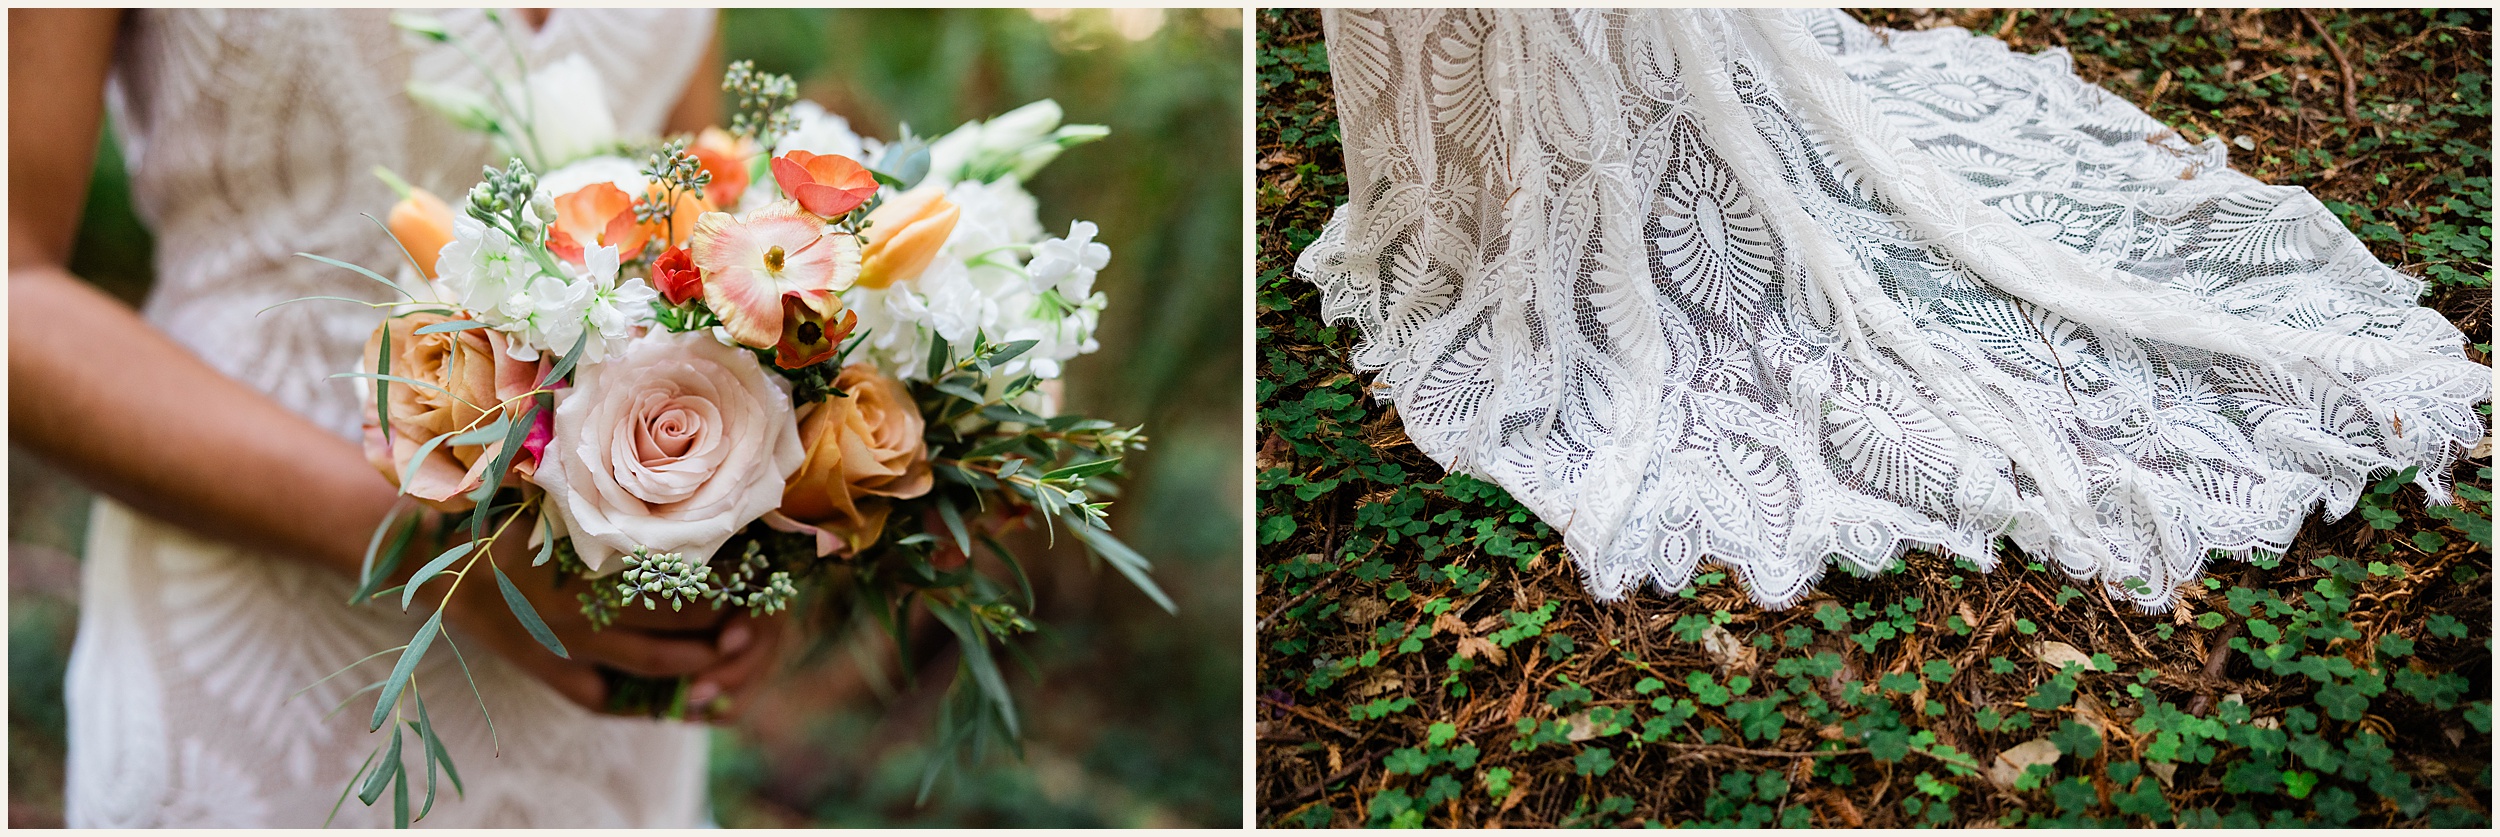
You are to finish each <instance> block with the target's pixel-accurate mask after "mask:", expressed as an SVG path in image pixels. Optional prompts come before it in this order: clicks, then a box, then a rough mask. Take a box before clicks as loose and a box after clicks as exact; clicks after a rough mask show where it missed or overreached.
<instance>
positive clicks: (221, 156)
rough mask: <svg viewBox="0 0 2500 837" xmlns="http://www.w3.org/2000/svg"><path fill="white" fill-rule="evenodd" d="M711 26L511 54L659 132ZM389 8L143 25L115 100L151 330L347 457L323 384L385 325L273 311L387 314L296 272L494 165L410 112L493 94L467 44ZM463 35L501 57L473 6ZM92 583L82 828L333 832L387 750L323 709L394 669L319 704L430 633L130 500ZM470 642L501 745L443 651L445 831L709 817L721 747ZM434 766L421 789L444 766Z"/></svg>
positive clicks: (649, 14)
mask: <svg viewBox="0 0 2500 837" xmlns="http://www.w3.org/2000/svg"><path fill="white" fill-rule="evenodd" d="M709 14H710V13H709V12H690V11H644V10H633V11H593V10H581V9H565V10H560V11H557V12H555V13H554V14H553V15H551V16H550V17H549V18H548V21H547V24H546V26H545V27H544V28H543V29H541V30H540V31H537V32H535V33H531V32H527V31H519V32H516V33H515V37H516V38H517V39H518V40H519V41H520V42H521V48H522V49H523V50H524V51H525V52H526V53H527V54H528V55H529V57H530V59H531V60H532V61H533V62H545V61H551V60H554V59H557V58H561V57H563V56H564V55H567V54H572V53H579V54H582V55H584V56H585V57H587V58H588V59H589V60H591V61H592V62H594V63H596V64H598V65H599V66H600V70H601V75H602V76H603V77H604V78H606V79H609V80H610V81H611V83H613V84H615V85H618V87H617V88H616V89H613V90H611V91H609V99H610V102H611V103H612V104H613V105H616V106H618V107H619V108H620V109H619V111H618V113H617V116H618V121H619V123H620V125H623V126H626V127H628V128H638V129H640V130H643V131H653V130H656V129H657V128H658V126H659V125H660V124H661V121H662V119H663V118H664V116H665V113H664V111H663V110H662V109H664V108H666V107H667V106H668V102H667V101H666V100H667V99H669V98H670V97H668V96H654V95H649V91H653V90H660V91H673V90H677V89H680V88H682V87H683V86H684V84H685V79H687V78H688V77H689V76H690V74H691V73H692V72H693V70H694V68H695V64H696V62H697V61H699V60H700V59H701V55H702V52H703V48H704V46H705V45H706V44H707V43H708V42H709V35H710V17H709ZM389 15H390V12H389V10H385V9H363V10H352V11H343V12H342V11H334V10H294V9H284V10H221V9H174V10H157V9H152V10H141V11H134V12H131V13H130V17H129V21H128V22H127V23H126V25H125V27H124V30H123V32H122V35H121V39H122V40H121V43H120V44H119V45H118V47H117V50H118V55H117V59H116V60H117V63H116V64H115V66H114V68H113V78H112V84H111V87H110V94H109V95H110V104H111V106H112V110H113V115H114V125H115V127H116V128H117V129H118V131H119V133H120V136H121V140H122V143H123V147H124V155H125V157H126V159H127V160H128V164H129V169H130V173H131V181H132V185H133V192H134V198H135V200H136V203H137V205H138V208H139V210H140V213H141V215H142V216H143V217H144V218H145V219H146V220H147V221H148V223H149V226H150V227H151V229H152V230H153V231H154V233H155V234H156V236H157V260H156V261H157V276H156V286H155V288H154V290H153V292H152V293H151V294H150V295H149V298H148V301H147V304H146V306H145V309H144V311H143V312H142V313H143V314H144V315H145V316H146V317H147V319H148V320H149V321H150V322H151V323H153V324H154V325H155V326H156V327H157V328H159V329H162V330H164V331H165V333H167V334H168V335H171V336H172V337H173V338H174V339H175V340H176V341H178V342H180V343H181V344H183V345H184V346H186V347H189V348H190V349H191V350H192V351H194V352H196V353H198V354H199V355H200V356H201V358H202V359H203V360H205V361H207V362H208V363H209V364H210V365H211V366H213V367H215V368H216V369H218V370H219V371H222V372H224V373H225V374H228V375H231V376H233V377H235V378H236V379H238V380H241V381H243V382H245V383H247V384H250V385H252V386H254V387H257V388H259V389H260V390H262V391H263V392H265V393H267V394H269V395H270V396H271V397H272V398H275V399H277V400H278V401H279V402H280V403H282V404H284V405H286V406H287V407H289V408H291V409H294V410H296V411H297V412H300V413H302V414H304V415H306V416H309V417H311V418H312V419H314V420H315V421H316V422H319V423H320V424H321V425H322V426H324V427H328V428H330V429H331V430H333V431H334V432H337V433H339V434H341V435H343V436H348V437H350V438H353V436H354V433H355V431H356V423H357V413H358V411H357V408H356V397H355V390H354V389H353V388H352V387H353V386H354V385H353V384H352V383H350V382H348V381H344V380H332V379H330V377H329V375H330V373H332V372H334V371H337V370H340V369H349V368H354V366H355V361H356V356H357V354H358V352H359V350H360V349H361V347H362V346H363V345H364V341H365V337H366V335H368V334H369V333H371V332H372V330H373V327H374V324H375V323H377V322H379V321H380V320H381V316H380V314H378V313H376V312H374V311H371V310H368V309H365V308H361V307H358V306H355V305H350V304H347V303H341V302H306V303H297V304H293V305H287V306H284V307H280V308H277V309H274V310H270V311H268V312H267V313H266V314H261V313H259V312H261V311H262V309H264V308H267V307H268V306H270V305H271V304H273V303H277V302H281V301H284V300H287V299H292V298H296V297H302V296H314V295H322V296H338V297H350V298H358V299H368V300H373V299H378V298H379V294H381V293H385V292H384V291H382V289H381V288H379V287H378V286H376V285H374V284H373V283H372V282H371V281H369V280H366V279H364V278H361V277H359V276H357V275H355V274H353V273H350V272H347V271H344V270H339V269H337V268H332V267H328V266H324V265H320V264H316V263H314V262H311V261H310V260H306V259H302V258H297V257H295V256H294V255H293V254H294V253H296V252H298V251H307V252H315V253H321V254H324V255H328V256H332V257H336V258H341V259H345V260H348V261H352V262H356V263H360V264H366V265H376V266H387V265H393V264H398V263H399V262H400V259H401V257H400V255H399V251H398V249H397V248H396V247H394V246H393V245H392V244H391V240H390V239H389V238H388V237H387V236H386V235H385V234H384V233H383V231H382V229H381V228H380V227H379V226H378V225H377V224H375V223H374V222H372V221H368V220H366V219H365V218H363V217H360V216H359V215H358V209H359V208H361V209H362V210H363V211H365V212H370V213H374V214H377V215H378V214H379V213H381V212H382V211H383V210H384V209H386V208H387V207H389V206H390V203H391V200H392V194H391V191H390V189H389V188H388V187H386V186H385V185H383V183H382V182H381V181H380V180H378V179H376V178H375V177H374V176H373V174H372V170H373V167H374V166H376V165H387V166H389V167H391V168H392V169H393V170H395V171H397V172H398V173H399V174H401V175H402V176H405V177H406V178H407V179H408V180H410V181H411V182H413V183H416V184H417V185H420V186H426V187H430V188H432V189H434V190H436V191H437V193H438V194H440V193H442V192H443V190H445V189H446V188H447V187H451V186H454V185H456V184H459V183H463V182H467V181H468V180H470V179H474V178H475V177H476V176H477V173H478V171H479V167H480V166H482V165H485V164H487V163H490V162H500V161H495V160H492V159H490V157H489V153H488V149H487V147H486V145H485V143H484V142H483V141H482V140H479V139H477V138H476V137H474V136H473V135H470V134H468V133H465V132H462V131H460V130H459V129H458V128H456V127H454V126H452V125H450V124H449V123H448V121H446V120H444V119H442V118H440V117H438V116H435V115H433V114H430V113H427V112H425V111H424V110H422V109H420V108H419V107H417V106H416V105H415V104H414V103H413V102H411V101H409V99H408V98H407V97H406V96H405V95H404V94H403V93H402V92H401V91H402V89H403V87H404V86H405V84H406V83H407V81H408V80H409V79H411V78H425V79H431V80H437V81H445V82H451V83H462V84H470V85H482V84H483V81H482V80H481V79H480V78H479V77H478V76H477V74H476V73H475V72H474V71H472V70H470V69H469V68H468V66H467V64H466V63H465V61H464V60H463V59H462V58H461V57H460V56H459V55H458V54H456V53H454V52H452V51H450V50H449V49H447V48H442V47H420V46H418V45H417V44H415V43H412V42H411V41H410V40H408V37H409V36H405V35H403V34H401V33H400V32H398V31H397V30H395V29H394V28H393V27H392V26H391V25H390V23H389ZM654 16H656V18H657V19H654ZM442 17H443V20H444V22H445V24H446V25H448V26H451V27H453V28H455V29H457V30H460V31H462V32H464V33H467V34H470V35H472V36H473V37H479V38H486V39H492V38H493V37H495V36H494V34H493V30H492V29H491V28H490V27H491V26H492V25H493V24H491V23H489V22H488V21H487V19H486V18H485V16H484V15H483V14H481V13H478V12H476V11H474V10H459V11H447V12H445V13H443V15H442ZM506 20H507V22H508V25H512V26H516V27H517V26H519V24H518V22H517V21H513V20H512V19H510V18H507V19H506ZM629 92H631V93H632V94H633V95H630V96H629V95H627V93H629ZM84 573H85V576H84V582H83V584H82V589H81V592H80V615H79V626H78V638H77V642H76V645H75V646H74V648H73V649H72V651H71V658H70V670H69V676H68V683H67V704H68V708H69V722H70V742H69V765H68V768H69V769H68V789H67V808H68V810H67V812H66V813H67V818H68V822H69V824H70V825H72V826H79V827H88V826H99V827H157V826H224V827H251V828H266V827H273V826H294V827H311V826H317V825H320V824H321V822H322V818H323V816H324V815H326V814H328V813H329V811H330V809H331V805H332V803H333V802H335V801H337V800H338V798H339V790H340V789H341V788H342V787H344V786H345V785H346V784H347V781H348V778H349V776H350V775H351V774H353V773H355V772H356V770H357V768H358V766H359V765H360V764H361V763H362V762H363V759H364V758H365V756H366V754H367V753H368V752H370V751H371V749H372V747H373V744H374V743H375V741H376V740H377V739H376V737H375V736H372V735H369V734H367V733H366V731H365V717H364V714H363V713H359V712H356V711H352V710H349V711H341V712H338V713H336V714H328V713H329V712H330V710H331V708H332V707H333V706H335V705H337V704H338V703H340V702H341V701H344V700H348V699H349V698H350V696H351V695H350V693H351V692H353V691H354V690H355V688H356V687H357V686H358V685H361V683H363V682H364V681H366V680H369V679H372V678H375V677H379V676H380V674H381V673H382V672H383V671H385V670H386V669H385V668H383V667H382V666H386V665H387V660H388V658H387V657H386V658H384V662H382V663H375V664H368V665H366V666H365V667H364V668H360V669H359V670H358V672H357V673H353V674H349V675H346V676H342V677H339V678H337V679H334V680H330V681H328V682H326V683H320V684H319V685H315V683H316V681H319V680H320V679H321V678H322V677H323V676H325V675H328V674H330V673H331V672H333V671H337V670H338V669H340V668H343V667H345V666H347V665H348V664H349V663H352V662H355V661H356V660H357V659H358V658H360V657H363V656H364V655H365V654H367V653H369V652H371V650H372V649H376V648H388V647H391V646H394V645H396V644H398V643H400V642H404V641H405V639H406V637H407V636H408V635H409V634H410V633H411V632H412V631H413V630H414V629H415V628H416V626H417V624H418V622H419V620H421V619H422V617H423V614H402V613H400V612H398V611H397V610H396V609H393V608H389V607H383V606H375V607H350V606H348V605H347V604H346V601H347V598H348V596H349V595H350V593H351V591H352V589H353V586H354V585H352V584H351V583H350V582H349V581H348V580H346V579H344V578H341V577H339V576H337V575H336V574H333V573H328V572H325V571H320V570H315V569H312V568H310V567H307V566H304V565H302V564H299V563H296V562H292V561H287V560H282V559H279V558H274V557H270V556H264V555H255V554H251V553H249V552H247V551H244V550H239V549H235V548H233V547H229V546H226V545H223V544H218V543H212V542H209V541H205V540H201V539H199V538H196V537H193V536H191V535H189V534H187V533H185V532H184V531H182V530H180V529H177V528H175V527H173V526H171V525H168V524H165V523H161V522H158V521H155V520H152V519H149V518H146V517H142V516H140V515H138V514H136V513H133V512H131V511H129V510H128V509H126V508H123V507H121V506H119V505H116V504H114V503H111V502H109V501H100V502H99V503H98V504H97V506H96V513H95V515H94V517H93V520H92V522H91V524H90V530H89V539H88V546H87V554H86V561H85V567H84ZM451 637H452V639H453V640H454V641H459V640H461V639H462V638H461V637H460V636H458V634H457V632H454V633H453V634H452V635H451ZM461 645H463V646H465V647H466V648H467V649H468V651H467V654H468V656H467V657H466V659H467V661H468V664H469V666H470V668H471V669H472V670H473V671H474V672H475V674H476V680H477V688H478V689H479V690H480V691H481V692H483V694H484V696H485V701H486V704H487V707H488V710H489V711H491V712H493V713H494V715H493V725H494V726H493V729H492V730H491V731H490V730H489V728H488V725H487V719H486V718H485V717H484V716H482V715H481V714H480V713H479V712H478V710H477V704H476V699H475V698H473V697H471V696H470V695H469V693H468V685H467V683H466V681H465V680H464V678H463V677H462V676H461V672H460V671H459V670H458V669H457V668H456V666H455V662H454V660H453V659H452V657H451V656H450V655H447V654H443V653H441V652H440V651H438V652H436V655H435V656H430V657H428V658H427V659H426V662H425V664H424V666H422V667H420V669H419V672H418V675H417V679H418V681H419V687H420V688H421V689H423V690H424V694H425V697H426V698H427V702H428V704H429V714H430V717H431V718H432V719H433V720H434V721H435V722H436V723H438V724H440V725H441V726H440V728H441V729H442V731H443V736H444V738H445V739H446V741H447V743H448V746H449V749H450V750H451V754H452V758H453V759H454V761H455V763H456V765H457V766H458V768H459V770H460V774H461V777H462V779H463V780H464V782H465V784H466V796H465V798H455V797H454V795H453V793H452V790H451V789H450V787H449V780H448V779H446V780H444V786H443V787H442V788H440V789H439V790H440V794H441V798H439V799H437V800H436V805H435V808H434V810H433V812H432V813H431V814H430V815H429V816H428V817H427V818H426V819H425V820H424V821H423V824H425V825H432V826H445V825H449V826H471V827H483V826H523V825H562V826H574V827H591V826H680V827H682V826H690V825H695V824H699V823H700V822H701V821H702V819H703V817H704V815H705V812H704V810H703V772H704V753H705V744H704V741H705V739H704V732H703V730H702V729H700V728H699V727H694V726H689V725H683V724H660V723H656V722H650V721H643V720H635V719H622V718H608V717H603V716H597V715H593V714H591V713H589V712H587V711H584V710H582V709H580V708H578V707H575V706H573V705H572V704H570V703H567V702H565V701H564V700H563V699H562V698H560V697H558V696H557V695H556V694H555V693H554V692H553V691H552V690H550V689H548V688H547V687H546V686H545V685H544V684H541V683H539V682H538V681H536V680H534V679H531V678H530V677H529V676H528V675H526V674H524V673H522V672H521V671H520V670H519V669H517V668H514V667H511V666H509V665H506V664H504V663H503V662H502V661H501V660H500V659H495V658H493V657H491V656H490V655H486V654H482V653H480V652H479V651H478V650H477V646H475V645H472V644H470V643H467V642H461ZM308 686H309V687H311V688H310V689H306V687H308ZM299 689H304V690H305V691H304V692H303V694H301V695H300V696H297V695H295V694H294V693H295V692H296V691H297V690H299ZM365 706H367V707H368V708H369V707H370V706H371V704H370V703H369V702H368V703H366V704H365ZM325 715H327V717H325ZM413 754H414V751H413V750H412V751H411V755H413ZM412 765H415V767H414V769H415V770H418V771H422V770H423V767H422V759H419V760H418V761H416V762H412ZM419 792H420V793H421V792H422V791H421V790H420V791H419ZM389 822H390V810H389V803H388V802H383V803H381V805H380V806H379V807H375V808H367V807H365V806H363V805H361V804H358V803H354V802H349V803H347V804H345V805H343V806H341V807H340V808H339V813H338V820H337V823H338V824H341V825H360V826H377V825H388V824H389Z"/></svg>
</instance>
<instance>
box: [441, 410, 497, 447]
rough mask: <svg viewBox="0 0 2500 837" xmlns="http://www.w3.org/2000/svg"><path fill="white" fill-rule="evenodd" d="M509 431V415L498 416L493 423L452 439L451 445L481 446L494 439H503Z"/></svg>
mask: <svg viewBox="0 0 2500 837" xmlns="http://www.w3.org/2000/svg"><path fill="white" fill-rule="evenodd" d="M511 429H512V417H511V416H509V415H506V416H500V417H497V418H496V419H495V420H494V421H492V422H489V423H487V425H486V426H484V427H480V428H478V429H476V430H471V431H469V432H467V433H462V434H460V435H458V436H454V437H452V440H451V443H452V444H455V445H483V444H486V443H488V442H492V441H495V440H496V439H500V438H503V437H504V434H505V433H506V432H507V431H509V430H511Z"/></svg>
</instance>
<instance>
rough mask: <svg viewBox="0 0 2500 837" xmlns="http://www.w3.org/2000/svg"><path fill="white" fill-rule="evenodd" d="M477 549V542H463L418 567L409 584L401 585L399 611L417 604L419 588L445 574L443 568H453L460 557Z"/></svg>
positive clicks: (410, 577)
mask: <svg viewBox="0 0 2500 837" xmlns="http://www.w3.org/2000/svg"><path fill="white" fill-rule="evenodd" d="M476 548H477V542H476V541H461V542H460V543H458V544H455V545H453V546H452V548H450V549H446V550H443V554H441V555H437V556H434V560H432V561H427V562H425V566H422V567H418V568H417V574H416V575H412V576H409V577H408V583H406V584H402V585H400V591H399V609H400V610H403V611H404V610H407V609H408V606H409V605H412V604H415V603H416V601H417V588H419V587H423V586H425V583H426V582H428V581H433V580H434V576H436V575H440V574H441V573H442V572H443V568H445V567H449V566H451V562H453V561H458V560H460V556H463V555H467V554H469V550H472V549H476Z"/></svg>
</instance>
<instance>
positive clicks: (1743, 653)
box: [1701, 625, 1754, 672]
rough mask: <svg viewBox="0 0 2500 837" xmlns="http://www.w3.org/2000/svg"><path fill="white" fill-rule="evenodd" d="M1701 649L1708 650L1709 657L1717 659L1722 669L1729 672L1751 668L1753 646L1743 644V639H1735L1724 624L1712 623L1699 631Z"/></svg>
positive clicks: (1752, 663)
mask: <svg viewBox="0 0 2500 837" xmlns="http://www.w3.org/2000/svg"><path fill="white" fill-rule="evenodd" d="M1701 649H1702V650H1704V651H1708V652H1710V659H1713V660H1717V661H1719V667H1720V668H1722V669H1726V670H1728V671H1731V672H1747V671H1752V670H1753V666H1754V653H1753V648H1751V647H1749V646H1747V645H1745V642H1744V640H1740V639H1737V638H1736V635H1735V634H1733V633H1730V632H1729V631H1728V629H1727V626H1725V625H1712V626H1710V629H1709V630H1706V631H1703V632H1701Z"/></svg>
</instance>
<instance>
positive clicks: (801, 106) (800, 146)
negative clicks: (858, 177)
mask: <svg viewBox="0 0 2500 837" xmlns="http://www.w3.org/2000/svg"><path fill="white" fill-rule="evenodd" d="M790 123H791V128H790V133H788V134H786V135H784V136H782V138H781V142H780V143H779V144H776V145H774V146H773V156H775V157H779V156H781V155H784V154H788V153H790V152H792V151H805V152H807V153H809V154H840V155H842V156H844V157H849V158H851V159H853V160H857V161H859V162H860V164H861V165H866V164H868V163H869V162H870V160H869V159H868V157H869V155H870V154H872V153H873V152H874V151H876V150H878V149H874V148H871V147H870V146H871V145H872V144H875V143H876V142H877V141H876V140H872V139H863V138H861V137H860V135H859V134H857V133H854V132H852V131H851V121H850V120H848V119H844V118H842V115H841V114H838V113H833V112H831V111H827V110H825V108H824V106H822V105H819V104H816V103H815V102H811V101H807V100H805V99H801V100H799V102H798V103H797V104H794V105H791V106H790Z"/></svg>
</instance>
